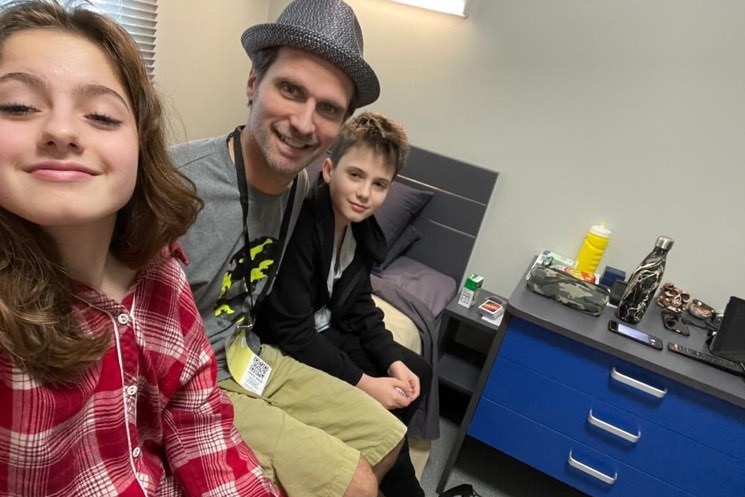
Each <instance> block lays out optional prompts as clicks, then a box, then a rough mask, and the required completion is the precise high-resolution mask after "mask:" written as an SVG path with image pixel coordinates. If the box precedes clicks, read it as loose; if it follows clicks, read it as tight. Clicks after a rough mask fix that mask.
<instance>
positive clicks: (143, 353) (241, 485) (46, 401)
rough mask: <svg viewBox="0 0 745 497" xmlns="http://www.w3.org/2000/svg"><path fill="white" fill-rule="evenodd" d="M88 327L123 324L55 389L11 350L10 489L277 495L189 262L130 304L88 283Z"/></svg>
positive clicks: (143, 277) (144, 275) (5, 451)
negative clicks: (226, 375)
mask: <svg viewBox="0 0 745 497" xmlns="http://www.w3.org/2000/svg"><path fill="white" fill-rule="evenodd" d="M75 295H76V297H77V298H78V302H77V303H76V304H75V305H74V309H75V312H76V314H77V315H78V316H79V317H80V323H81V326H82V327H83V329H84V330H85V331H87V332H88V333H100V332H101V330H104V329H106V328H108V329H109V330H112V334H113V342H112V345H111V347H110V348H109V350H108V351H106V353H105V354H104V356H103V359H102V360H101V361H100V362H99V363H97V364H96V365H94V366H92V367H91V368H90V369H89V370H88V371H87V372H86V373H84V375H83V376H82V377H81V379H80V380H79V381H78V382H76V384H74V385H72V386H69V387H65V388H49V387H46V386H44V385H41V384H39V383H37V382H36V381H34V380H33V379H31V378H30V377H29V376H28V375H27V374H25V373H24V372H23V371H21V370H19V369H18V368H16V367H14V366H13V365H12V363H11V361H10V359H9V357H8V355H7V354H6V353H4V352H0V495H3V496H16V495H17V496H24V497H28V496H34V497H36V496H38V497H50V496H59V497H71V496H85V497H101V496H143V495H145V496H163V497H165V496H182V495H188V496H231V497H233V496H252V497H253V496H257V497H258V496H262V497H263V496H273V495H277V494H278V492H277V490H276V489H275V487H273V486H272V484H271V483H270V482H269V481H268V480H267V479H266V477H265V476H264V474H263V472H262V470H261V467H260V466H259V463H258V462H257V460H256V457H255V456H254V454H253V452H252V451H251V449H249V448H248V446H246V444H245V443H243V441H242V440H241V439H240V436H239V435H238V433H237V431H236V430H235V428H234V427H233V408H232V405H231V404H230V402H229V401H228V400H227V399H226V398H225V397H224V396H223V395H222V393H221V391H220V389H219V387H218V386H217V385H216V367H215V358H214V355H213V352H212V349H211V347H210V344H209V342H208V341H207V338H206V337H205V334H204V327H203V324H202V320H201V319H200V317H199V313H198V312H197V310H196V307H195V305H194V302H193V298H192V295H191V292H190V290H189V286H188V283H187V282H186V278H185V277H184V274H183V272H182V269H181V267H180V266H179V264H178V261H177V260H176V259H174V258H173V257H169V258H167V259H165V260H164V261H161V262H157V263H153V264H151V265H150V266H149V267H147V268H146V269H144V270H142V271H140V273H139V274H138V276H137V278H136V280H135V282H134V284H133V285H132V287H131V288H130V290H129V292H128V293H127V295H126V297H125V298H124V301H123V302H122V303H121V304H119V303H117V302H115V301H113V300H111V299H110V298H109V297H107V296H106V295H104V294H102V293H101V292H99V291H98V290H94V289H91V288H89V287H86V286H84V285H77V286H76V288H75Z"/></svg>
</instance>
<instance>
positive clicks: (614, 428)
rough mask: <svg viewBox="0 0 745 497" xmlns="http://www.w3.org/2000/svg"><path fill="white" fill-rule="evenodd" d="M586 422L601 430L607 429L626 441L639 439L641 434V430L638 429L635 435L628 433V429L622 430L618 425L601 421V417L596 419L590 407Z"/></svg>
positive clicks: (634, 441) (633, 441)
mask: <svg viewBox="0 0 745 497" xmlns="http://www.w3.org/2000/svg"><path fill="white" fill-rule="evenodd" d="M587 422H588V423H590V424H591V425H592V426H595V427H597V428H600V429H601V430H603V431H607V432H608V433H610V434H611V435H615V436H617V437H619V438H623V439H624V440H626V441H627V442H631V443H634V444H635V443H636V442H638V441H639V439H640V438H641V436H642V432H641V431H640V432H639V433H637V434H636V435H634V434H633V433H629V432H628V431H625V430H622V429H621V428H619V427H618V426H613V425H612V424H610V423H608V422H606V421H603V420H602V419H598V418H596V417H595V415H594V414H593V413H592V409H590V412H589V413H588V414H587Z"/></svg>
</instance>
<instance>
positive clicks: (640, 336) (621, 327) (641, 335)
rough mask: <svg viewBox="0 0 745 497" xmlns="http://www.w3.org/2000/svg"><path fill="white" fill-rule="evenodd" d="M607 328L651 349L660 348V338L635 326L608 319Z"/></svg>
mask: <svg viewBox="0 0 745 497" xmlns="http://www.w3.org/2000/svg"><path fill="white" fill-rule="evenodd" d="M608 330H610V331H611V332H612V333H616V334H618V335H621V336H622V337H626V338H630V339H631V340H634V341H636V342H639V343H641V344H643V345H647V346H648V347H652V348H653V349H657V350H662V340H661V339H659V338H657V337H656V336H652V335H650V334H649V333H645V332H643V331H640V330H637V329H636V328H632V327H631V326H627V325H625V324H623V323H619V322H618V321H613V320H610V321H608Z"/></svg>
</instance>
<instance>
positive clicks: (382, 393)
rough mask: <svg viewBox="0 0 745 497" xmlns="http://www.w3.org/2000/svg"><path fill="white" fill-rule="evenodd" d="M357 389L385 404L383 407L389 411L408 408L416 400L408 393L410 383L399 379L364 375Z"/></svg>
mask: <svg viewBox="0 0 745 497" xmlns="http://www.w3.org/2000/svg"><path fill="white" fill-rule="evenodd" d="M404 367H405V366H404ZM407 369H408V368H407ZM414 377H415V378H416V376H414ZM417 384H418V381H417ZM357 388H359V389H360V390H362V391H363V392H365V393H367V394H368V395H369V396H370V397H372V398H374V399H375V400H377V401H378V402H380V403H381V404H383V407H385V408H386V409H388V410H391V409H400V408H402V407H406V406H408V405H409V404H410V403H411V401H412V400H414V399H415V398H416V397H410V396H409V394H408V393H407V392H408V390H409V385H408V383H406V382H405V381H402V380H399V379H398V378H388V377H385V378H375V377H373V376H368V375H366V374H363V375H362V378H360V381H359V382H358V383H357Z"/></svg>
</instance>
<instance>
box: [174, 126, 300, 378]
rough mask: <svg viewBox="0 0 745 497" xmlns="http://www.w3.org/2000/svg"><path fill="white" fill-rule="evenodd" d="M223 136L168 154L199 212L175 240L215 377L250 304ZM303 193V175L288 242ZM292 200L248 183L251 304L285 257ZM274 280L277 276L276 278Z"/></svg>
mask: <svg viewBox="0 0 745 497" xmlns="http://www.w3.org/2000/svg"><path fill="white" fill-rule="evenodd" d="M227 138H228V137H227V136H219V137H215V138H208V139H204V140H197V141H193V142H189V143H185V144H182V145H176V146H175V147H172V148H171V149H170V155H171V159H172V160H173V161H174V162H175V163H176V166H177V167H178V168H179V170H180V171H181V172H182V173H184V174H185V175H186V176H188V177H189V179H191V180H192V181H193V182H194V184H195V185H196V186H197V193H198V194H199V196H200V197H201V198H202V200H203V201H204V209H202V211H201V212H200V214H199V217H198V218H197V221H196V223H195V224H194V225H193V226H192V227H191V228H190V229H189V232H188V233H187V234H186V235H185V236H184V237H183V238H182V239H181V240H180V242H181V246H182V247H183V249H184V251H185V253H186V257H187V258H188V260H189V264H188V265H187V266H185V267H184V270H185V271H186V275H187V277H188V278H189V283H190V285H191V290H192V292H193V293H194V299H195V300H196V303H197V307H198V308H199V313H200V314H201V315H202V319H203V320H204V325H205V328H206V331H207V337H208V338H209V340H210V343H211V344H212V348H213V349H214V351H215V355H216V356H217V379H218V381H222V380H225V379H227V378H229V377H230V373H229V372H228V367H227V362H226V356H225V342H226V340H227V339H228V338H230V336H231V335H232V334H233V332H234V330H235V325H236V324H238V323H239V322H241V321H242V320H243V319H244V318H245V316H246V313H247V312H248V309H249V305H250V301H249V298H248V297H249V295H248V293H247V292H246V286H245V283H244V273H245V269H246V268H247V265H246V264H244V263H243V262H242V260H241V259H242V257H241V256H242V254H243V245H244V237H243V220H242V217H243V210H242V208H241V202H240V191H239V189H238V181H237V177H236V171H235V165H234V164H233V161H232V160H231V159H230V154H229V152H228V145H227ZM307 187H308V176H307V174H306V173H305V171H302V172H301V173H300V175H299V176H298V185H297V192H296V195H295V200H294V202H293V205H292V217H291V218H290V224H289V228H288V230H287V231H288V232H287V236H286V237H285V240H282V242H283V244H286V243H287V239H288V238H289V237H290V234H291V233H292V230H293V228H294V226H295V222H296V221H297V217H298V214H299V213H300V208H301V206H302V203H303V198H304V196H305V192H306V190H307ZM289 196H290V187H289V186H288V188H287V190H286V191H285V192H284V193H283V194H281V195H277V196H274V195H266V194H264V193H261V192H260V191H258V190H256V189H255V188H253V187H252V186H251V185H248V222H247V227H248V233H249V237H250V241H249V243H250V246H251V254H252V258H253V263H252V264H251V267H252V271H251V278H250V282H251V287H252V292H253V297H254V303H256V301H257V298H258V296H259V295H261V294H262V292H263V289H264V286H265V285H267V284H269V285H270V286H269V289H271V283H272V282H268V281H267V272H268V271H270V270H271V269H272V266H274V265H278V264H279V261H280V260H281V256H282V253H283V252H284V245H283V246H282V247H279V244H278V243H277V242H278V240H277V238H278V237H279V231H280V226H281V224H282V217H283V215H284V211H285V208H286V205H287V199H288V197H289ZM275 274H276V272H275Z"/></svg>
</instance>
